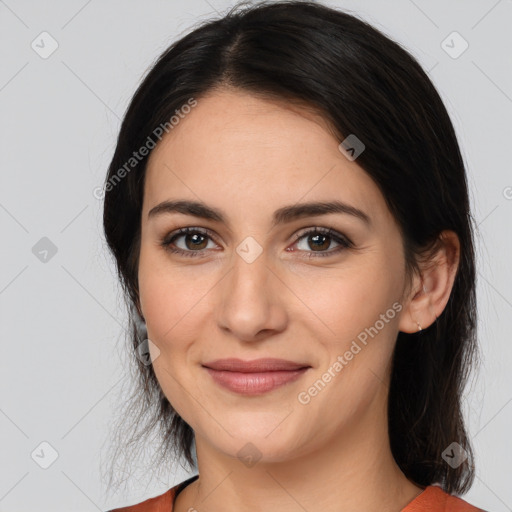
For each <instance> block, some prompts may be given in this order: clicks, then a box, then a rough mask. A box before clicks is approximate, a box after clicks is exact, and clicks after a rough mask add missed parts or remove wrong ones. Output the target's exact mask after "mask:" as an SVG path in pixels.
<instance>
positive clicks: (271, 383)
mask: <svg viewBox="0 0 512 512" xmlns="http://www.w3.org/2000/svg"><path fill="white" fill-rule="evenodd" d="M202 366H203V368H204V369H205V370H206V371H207V372H208V373H209V375H210V376H211V377H212V379H213V381H214V382H215V383H216V384H218V385H220V386H221V387H223V388H224V389H228V390H230V391H232V392H234V393H238V394H242V395H261V394H264V393H268V392H270V391H272V390H274V389H277V388H279V387H281V386H284V385H285V384H289V383H291V382H294V381H296V380H297V379H299V378H300V377H301V376H302V375H304V373H306V372H307V370H308V369H309V368H311V366H310V365H308V364H304V363H296V362H293V361H287V360H284V359H272V358H266V359H256V360H253V361H243V360H241V359H218V360H216V361H212V362H209V363H205V364H203V365H202Z"/></svg>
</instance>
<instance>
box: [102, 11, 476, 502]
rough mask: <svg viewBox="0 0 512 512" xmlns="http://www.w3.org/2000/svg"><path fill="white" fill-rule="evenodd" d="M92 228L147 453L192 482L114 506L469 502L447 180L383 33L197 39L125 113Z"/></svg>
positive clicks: (455, 231)
mask: <svg viewBox="0 0 512 512" xmlns="http://www.w3.org/2000/svg"><path fill="white" fill-rule="evenodd" d="M104 228H105V233H106V239H107V242H108V244H109V247H110V249H111V250H112V253H113V255H114V256H115V259H116V264H117V267H118V272H119V276H120V279H121V282H122V284H123V286H124V289H125V291H126V296H127V299H128V304H129V305H130V306H131V307H132V308H133V309H132V316H131V321H132V326H133V340H132V342H133V343H132V345H133V346H132V350H133V354H134V356H135V360H136V361H137V363H138V370H139V374H140V382H141V392H142V393H143V396H144V397H145V400H146V402H145V403H146V404H147V406H146V413H147V415H148V418H151V422H152V423H151V424H152V425H153V426H154V425H156V424H158V425H159V426H160V427H161V433H162V440H163V448H162V459H163V460H166V459H165V457H164V456H165V455H166V454H168V453H170V452H171V451H172V450H175V451H176V453H178V454H179V455H180V456H181V455H183V456H184V458H185V459H186V460H187V461H188V463H189V464H190V466H191V467H192V468H195V467H197V469H198V475H196V476H194V477H192V478H189V479H188V480H186V481H185V482H182V483H181V484H180V485H178V486H175V487H173V488H172V489H170V490H169V491H167V492H166V493H164V494H162V495H160V496H157V497H155V498H151V499H148V500H146V501H144V502H143V503H140V504H138V505H134V506H130V507H125V508H122V509H116V510H133V511H157V510H166V511H169V510H172V511H173V512H185V511H191V510H198V511H199V512H201V511H202V510H204V511H220V510H222V511H232V510H248V511H252V510H281V511H288V510H290V511H292V510H293V511H296V510H301V509H302V510H307V511H308V512H315V511H318V510H322V511H324V512H325V511H339V510H357V511H359V512H365V511H374V510H379V511H389V512H398V511H401V510H403V511H406V512H412V511H424V510H425V511H426V510H428V511H432V510H450V511H452V510H460V511H476V510H479V509H477V508H476V507H473V506H472V505H470V504H469V503H467V502H466V501H465V500H463V499H462V498H460V497H458V496H456V495H457V494H459V495H460V494H462V493H463V492H465V491H467V489H468V488H469V487H470V485H471V483H472V480H473V478H474V467H473V458H472V450H471V446H470V442H469V439H468V436H467V433H466V428H465V425H464V420H463V415H462V411H461V393H462V391H463V388H464V382H465V379H466V378H467V374H468V371H469V368H470V366H471V364H472V362H473V359H474V357H475V353H476V341H475V332H476V311H475V262H474V252H473V231H472V229H473V227H472V217H471V214H470V211H469V201H468V191H467V183H466V175H465V169H464V164H463V161H462V158H461V154H460V150H459V147H458V143H457V140H456V136H455V133H454V130H453V127H452V124H451V121H450V119H449V116H448V114H447V112H446V110H445V107H444V105H443V103H442V101H441V99H440V97H439V95H438V93H437V92H436V90H435V88H434V86H433V85H432V83H431V82H430V80H429V79H428V77H427V76H426V74H425V73H424V72H423V70H422V69H421V67H420V66H419V64H418V63H417V62H416V61H415V60H414V59H413V57H411V55H409V54H408V53H407V52H406V51H405V50H403V49H402V48H401V47H400V46H399V45H398V44H396V43H395V42H393V41H391V40H390V39H389V38H387V37H386V36H384V35H383V34H382V33H380V32H379V31H377V30H376V29H374V28H372V27H371V26H370V25H368V24H366V23H365V22H363V21H361V20H359V19H357V18H355V17H353V16H350V15H348V14H346V13H343V12H340V11H337V10H334V9H331V8H328V7H326V6H322V5H320V4H318V3H312V2H296V1H290V2H272V3H260V4H258V5H256V6H252V7H244V6H242V7H240V6H238V7H236V8H235V9H233V10H232V11H231V12H230V13H228V14H227V15H226V16H224V17H223V18H222V19H219V20H215V21H210V22H207V23H205V24H203V25H202V26H200V27H199V28H197V29H195V30H194V31H193V32H191V33H190V34H188V35H186V36H185V37H183V38H182V39H181V40H180V41H178V42H176V43H175V44H173V45H172V46H171V47H170V48H169V49H168V50H167V51H166V52H165V53H164V54H163V55H162V56H161V57H160V58H159V59H158V61H157V62H156V64H155V65H154V66H153V68H152V69H151V71H150V72H149V74H148V75H147V77H146V78H145V80H144V81H143V83H142V84H141V85H140V87H139V89H138V90H137V92H136V94H135V96H134V98H133V100H132V102H131V104H130V106H129V108H128V111H127V113H126V116H125V118H124V121H123V123H122V127H121V131H120V135H119V140H118V143H117V147H116V150H115V154H114V157H113V159H112V162H111V165H110V168H109V172H108V176H107V179H106V183H105V205H104ZM144 351H146V356H147V359H144V357H143V356H144V354H145V352H144ZM148 352H149V355H148ZM193 443H194V444H195V452H196V456H197V466H196V463H195V460H194V458H193V455H192V445H193Z"/></svg>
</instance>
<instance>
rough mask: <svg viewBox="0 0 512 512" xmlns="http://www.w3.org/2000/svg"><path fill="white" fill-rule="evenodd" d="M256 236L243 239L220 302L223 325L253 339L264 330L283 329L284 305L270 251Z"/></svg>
mask: <svg viewBox="0 0 512 512" xmlns="http://www.w3.org/2000/svg"><path fill="white" fill-rule="evenodd" d="M256 244H257V242H255V240H244V241H243V242H242V243H240V244H239V246H238V247H237V248H236V252H233V261H232V268H231V271H230V272H229V275H228V276H226V280H225V283H224V286H223V288H222V294H223V297H222V299H221V300H220V301H219V302H218V304H219V305H220V309H221V310H220V311H219V312H218V321H219V325H220V327H222V328H224V329H228V330H230V331H231V332H232V334H233V335H234V336H236V337H237V338H239V339H243V340H251V339H254V338H255V337H256V336H257V334H258V333H259V332H260V331H262V330H274V329H281V328H282V327H283V321H284V319H285V314H284V309H283V307H282V304H280V303H279V298H278V297H277V296H276V295H278V294H276V293H275V290H274V286H275V283H274V280H275V279H276V277H275V276H273V273H272V271H271V269H270V268H269V263H270V262H269V261H268V258H267V254H266V253H265V252H264V251H263V248H262V247H261V246H259V244H257V245H256Z"/></svg>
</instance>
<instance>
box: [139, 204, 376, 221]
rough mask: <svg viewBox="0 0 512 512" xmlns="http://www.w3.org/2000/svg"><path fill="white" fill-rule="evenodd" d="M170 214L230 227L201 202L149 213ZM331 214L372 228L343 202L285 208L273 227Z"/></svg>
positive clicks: (160, 207)
mask: <svg viewBox="0 0 512 512" xmlns="http://www.w3.org/2000/svg"><path fill="white" fill-rule="evenodd" d="M170 213H183V214H185V215H193V216H194V217H200V218H202V219H207V220H212V221H216V222H221V223H224V224H227V225H229V222H228V221H227V217H226V215H225V214H224V213H223V212H222V210H220V209H217V208H212V207H211V206H207V205H206V204H204V203H201V202H199V201H163V202H162V203H159V204H157V205H156V206H155V207H153V208H151V210H150V211H149V213H148V219H151V218H154V217H156V216H159V215H163V214H170ZM330 213H343V214H347V215H352V216H353V217H356V218H357V219H359V220H361V221H362V222H363V223H364V224H366V225H367V226H368V227H371V225H372V221H371V219H370V216H369V215H368V214H367V213H365V212H363V211H362V210H360V209H359V208H356V207H355V206H351V205H349V204H347V203H344V202H342V201H329V202H311V203H300V204H295V205H291V206H284V207H283V208H279V209H278V210H276V211H275V212H274V217H273V221H272V227H275V226H277V225H278V224H284V223H286V222H291V221H293V220H296V219H301V218H303V217H312V216H315V215H326V214H330Z"/></svg>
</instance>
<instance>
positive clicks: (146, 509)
mask: <svg viewBox="0 0 512 512" xmlns="http://www.w3.org/2000/svg"><path fill="white" fill-rule="evenodd" d="M198 476H199V475H195V476H193V477H191V478H188V479H187V480H184V481H183V482H181V483H179V484H177V485H175V486H174V487H172V488H171V489H169V490H168V491H165V492H164V493H163V494H160V495H158V496H155V497H154V498H149V499H147V500H145V501H143V502H141V503H137V504H136V505H130V506H128V507H121V508H115V509H112V510H109V511H108V512H172V509H173V505H174V500H175V499H176V496H177V495H178V493H179V492H180V491H182V490H183V488H184V487H186V486H187V485H188V484H190V483H192V482H193V481H194V480H196V479H197V478H198Z"/></svg>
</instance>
